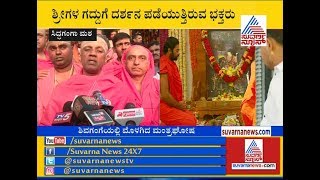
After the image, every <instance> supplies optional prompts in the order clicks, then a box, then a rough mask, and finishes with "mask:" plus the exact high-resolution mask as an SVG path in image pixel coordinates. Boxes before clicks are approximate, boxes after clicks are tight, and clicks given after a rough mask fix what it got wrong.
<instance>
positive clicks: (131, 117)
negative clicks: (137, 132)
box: [114, 103, 144, 126]
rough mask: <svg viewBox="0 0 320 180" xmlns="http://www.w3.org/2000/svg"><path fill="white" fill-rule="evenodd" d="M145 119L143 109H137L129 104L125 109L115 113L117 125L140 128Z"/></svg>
mask: <svg viewBox="0 0 320 180" xmlns="http://www.w3.org/2000/svg"><path fill="white" fill-rule="evenodd" d="M143 118H144V110H143V108H136V107H135V105H134V104H133V103H127V104H126V106H125V109H121V110H116V111H115V117H114V120H115V122H116V125H121V126H139V125H140V123H141V121H142V119H143Z"/></svg>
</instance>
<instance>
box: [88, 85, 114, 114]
mask: <svg viewBox="0 0 320 180" xmlns="http://www.w3.org/2000/svg"><path fill="white" fill-rule="evenodd" d="M92 96H93V97H94V98H95V99H96V100H97V101H98V103H99V105H100V106H101V107H102V108H103V109H104V110H105V111H106V112H107V113H108V114H109V116H110V117H111V118H112V119H114V115H113V114H112V112H111V111H112V109H113V106H112V105H111V101H110V100H109V99H105V98H104V97H103V95H102V93H101V91H99V90H97V91H94V92H93V93H92Z"/></svg>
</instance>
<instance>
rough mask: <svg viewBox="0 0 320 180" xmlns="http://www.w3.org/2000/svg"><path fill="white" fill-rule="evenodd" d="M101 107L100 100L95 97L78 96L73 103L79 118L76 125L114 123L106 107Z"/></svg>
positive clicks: (74, 110)
mask: <svg viewBox="0 0 320 180" xmlns="http://www.w3.org/2000/svg"><path fill="white" fill-rule="evenodd" d="M100 107H101V106H99V103H98V101H97V100H96V99H95V98H93V97H90V96H84V95H81V96H77V97H76V98H75V99H74V101H73V103H72V110H73V112H74V114H75V115H76V117H77V118H78V119H79V122H78V123H77V124H76V125H85V126H96V125H107V126H109V125H112V124H113V120H112V118H111V117H110V115H109V114H108V113H107V112H106V111H105V110H104V109H100Z"/></svg>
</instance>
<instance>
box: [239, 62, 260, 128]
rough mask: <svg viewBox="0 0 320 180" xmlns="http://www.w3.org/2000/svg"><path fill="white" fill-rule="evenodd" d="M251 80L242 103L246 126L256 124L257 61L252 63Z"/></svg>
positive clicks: (243, 118) (242, 113)
mask: <svg viewBox="0 0 320 180" xmlns="http://www.w3.org/2000/svg"><path fill="white" fill-rule="evenodd" d="M250 74H251V75H250V81H249V84H248V87H247V90H246V92H245V93H244V97H243V100H242V103H241V110H240V111H241V115H242V120H243V122H244V124H245V125H246V126H252V125H255V124H256V100H257V98H256V62H255V61H253V62H252V63H251V73H250Z"/></svg>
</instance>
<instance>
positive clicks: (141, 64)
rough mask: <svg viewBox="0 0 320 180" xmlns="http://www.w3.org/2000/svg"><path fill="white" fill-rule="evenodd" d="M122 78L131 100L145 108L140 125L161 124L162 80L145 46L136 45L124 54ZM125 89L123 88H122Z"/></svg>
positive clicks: (137, 105)
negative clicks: (156, 76) (158, 77)
mask: <svg viewBox="0 0 320 180" xmlns="http://www.w3.org/2000/svg"><path fill="white" fill-rule="evenodd" d="M121 61H122V64H123V71H122V80H123V82H124V83H125V84H126V85H127V89H125V93H128V94H129V95H130V102H132V103H133V104H135V106H136V107H142V108H143V109H144V118H143V120H142V122H141V124H140V126H159V122H160V121H159V119H160V112H159V104H160V81H159V80H158V79H156V78H154V72H155V70H154V60H153V56H152V54H151V52H150V51H149V50H148V49H146V48H145V47H143V46H140V45H134V46H131V47H130V48H128V49H127V50H126V51H125V52H124V54H123V55H122V59H121ZM122 91H123V90H122Z"/></svg>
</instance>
